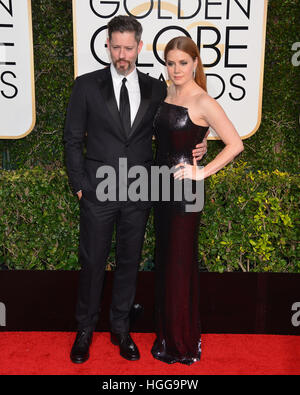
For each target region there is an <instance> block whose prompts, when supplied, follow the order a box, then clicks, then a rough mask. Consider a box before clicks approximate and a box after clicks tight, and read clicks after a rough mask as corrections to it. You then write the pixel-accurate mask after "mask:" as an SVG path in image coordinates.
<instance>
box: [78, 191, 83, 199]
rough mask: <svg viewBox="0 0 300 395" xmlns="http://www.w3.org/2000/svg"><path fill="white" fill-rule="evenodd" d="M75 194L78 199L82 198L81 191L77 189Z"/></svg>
mask: <svg viewBox="0 0 300 395" xmlns="http://www.w3.org/2000/svg"><path fill="white" fill-rule="evenodd" d="M77 196H78V199H79V200H80V199H81V198H82V191H78V192H77Z"/></svg>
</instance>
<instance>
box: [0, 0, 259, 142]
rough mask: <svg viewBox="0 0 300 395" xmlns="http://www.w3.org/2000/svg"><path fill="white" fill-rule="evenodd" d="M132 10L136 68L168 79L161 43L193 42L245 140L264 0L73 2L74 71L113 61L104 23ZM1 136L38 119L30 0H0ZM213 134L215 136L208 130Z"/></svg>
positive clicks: (15, 134) (255, 99) (253, 114)
mask: <svg viewBox="0 0 300 395" xmlns="http://www.w3.org/2000/svg"><path fill="white" fill-rule="evenodd" d="M119 14H123V15H125V14H126V15H133V16H135V17H136V18H137V19H138V20H139V21H140V22H141V24H142V26H143V29H144V32H143V42H144V46H143V50H142V52H141V54H140V56H139V59H138V64H137V66H138V68H139V69H140V70H141V71H143V72H145V73H149V74H150V75H152V76H153V77H157V78H160V79H166V78H167V76H166V70H165V66H164V59H163V49H164V47H165V45H166V43H167V42H168V41H169V40H170V39H172V38H173V37H176V36H178V35H185V36H188V37H191V38H192V39H193V40H194V41H195V42H196V43H197V45H198V47H199V49H200V52H201V58H202V61H203V64H204V67H205V73H206V76H207V85H208V92H209V94H210V95H211V96H212V97H214V98H215V99H217V100H218V101H219V103H220V104H221V105H222V107H223V108H224V109H225V111H226V113H227V115H228V116H229V118H230V119H231V120H232V122H233V123H234V125H235V127H236V129H237V130H238V132H239V134H240V136H241V137H242V138H244V139H245V138H248V137H250V136H251V135H253V134H254V133H255V132H256V131H257V129H258V128H259V125H260V122H261V110H262V91H263V75H264V52H265V34H266V20H267V0H260V1H251V0H226V1H219V2H215V1H210V0H205V1H203V0H165V1H162V0H158V1H154V0H147V1H143V0H123V1H121V0H120V1H116V0H106V1H99V0H90V1H87V0H73V31H74V66H75V70H74V74H75V77H76V76H78V75H81V74H84V73H87V72H90V71H93V70H96V69H98V68H103V67H105V66H107V65H108V64H109V62H110V59H109V55H108V51H107V48H106V38H107V23H108V21H109V20H110V19H111V18H113V17H114V16H116V15H119ZM0 67H1V69H0V116H1V125H0V137H1V138H3V139H5V138H21V137H24V136H26V135H27V134H28V133H30V132H31V130H32V129H33V127H34V124H35V98H34V69H33V44H32V21H31V1H30V0H20V1H13V0H1V1H0ZM210 138H211V139H215V138H217V136H216V134H215V132H214V131H213V130H211V133H210Z"/></svg>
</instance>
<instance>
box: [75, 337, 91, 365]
mask: <svg viewBox="0 0 300 395" xmlns="http://www.w3.org/2000/svg"><path fill="white" fill-rule="evenodd" d="M92 337H93V332H92V331H86V330H82V331H79V332H77V336H76V339H75V342H74V344H73V347H72V350H71V354H70V358H71V361H72V362H74V363H83V362H85V361H87V360H88V359H89V357H90V354H89V349H90V345H91V342H92Z"/></svg>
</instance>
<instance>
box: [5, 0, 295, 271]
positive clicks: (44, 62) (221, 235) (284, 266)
mask: <svg viewBox="0 0 300 395" xmlns="http://www.w3.org/2000/svg"><path fill="white" fill-rule="evenodd" d="M299 14H300V2H299V0H284V1H282V0H271V1H269V5H268V21H267V36H266V56H265V73H264V92H263V113H262V123H261V126H260V128H259V130H258V131H257V132H256V133H255V134H254V135H253V136H252V137H251V138H249V139H247V140H245V141H244V144H245V150H244V151H243V153H242V154H241V155H240V156H239V160H241V161H243V162H241V163H245V162H247V165H243V164H240V165H238V164H237V162H235V164H233V165H230V166H229V167H228V169H226V170H224V172H221V173H220V174H218V175H216V176H214V177H212V179H211V180H209V181H207V183H206V184H207V186H208V188H207V201H206V206H205V211H204V213H203V217H202V227H201V232H200V234H199V236H200V237H201V238H202V236H204V237H205V239H204V240H205V243H200V251H201V255H202V258H203V261H204V262H205V265H206V266H207V268H208V269H209V270H211V271H224V270H229V271H232V270H256V271H260V270H262V271H264V270H269V271H299V267H297V259H296V255H297V251H298V250H297V246H298V244H297V243H296V240H299V237H298V236H299V235H297V233H296V229H297V227H296V226H297V225H296V224H297V223H296V218H295V216H296V213H297V211H295V204H296V202H297V201H299V194H298V190H297V182H296V180H297V176H296V175H297V173H298V171H299V149H300V146H299V136H300V133H299V132H300V131H299V97H300V73H299V67H298V68H297V67H294V66H293V65H292V62H291V58H292V56H293V52H292V50H291V48H292V45H293V43H294V42H299V41H300V36H299ZM32 15H33V39H34V62H35V86H36V112H37V122H36V125H35V128H34V130H33V131H32V133H30V134H29V135H28V136H27V137H25V138H23V139H20V140H0V166H1V165H2V169H16V171H13V172H8V173H7V174H6V172H5V171H2V172H1V185H0V194H1V198H0V210H1V212H0V217H1V220H0V221H1V229H0V237H1V246H0V248H1V253H0V264H1V263H2V267H3V266H4V265H6V266H7V267H9V268H11V269H14V268H16V269H30V268H34V269H74V268H75V269H76V268H77V267H78V262H77V248H78V242H77V238H78V204H77V202H76V200H75V199H74V198H73V197H72V196H71V193H70V190H69V187H68V184H67V180H66V176H65V173H64V152H63V144H62V136H63V127H64V120H65V111H66V106H67V102H68V99H69V95H70V92H71V87H72V83H73V76H74V71H73V32H72V2H71V1H69V0H51V1H49V0H39V1H32ZM221 148H222V144H221V143H220V142H218V141H210V142H209V152H208V154H207V156H206V158H205V161H206V162H207V161H209V160H211V159H212V158H213V157H214V156H215V155H216V154H217V153H218V152H219V151H220V149H221ZM244 166H245V167H244ZM56 169H59V170H56ZM274 171H275V172H276V171H278V172H279V173H278V174H276V173H274ZM239 172H241V173H239ZM282 173H284V174H285V173H286V176H282V177H281V176H280V174H282ZM222 174H227V175H228V177H229V178H230V177H231V179H232V183H233V185H230V184H229V183H228V182H227V181H228V180H227V179H223V178H222ZM249 174H252V177H254V181H253V180H252V179H251V178H249V177H250V175H249ZM266 174H267V175H269V176H268V177H267V176H265V175H266ZM14 177H15V180H14V181H13V178H14ZM17 177H19V178H17ZM34 177H36V180H34ZM239 177H240V178H239ZM264 177H265V178H264ZM214 180H222V183H220V185H217V184H216V185H215V184H214V182H215V181H214ZM238 180H240V181H239V182H238ZM288 180H291V181H288ZM50 181H51V182H50ZM272 183H274V184H272ZM278 183H279V184H278ZM48 184H49V185H48ZM253 184H254V185H255V186H256V187H257V188H256V189H255V190H253V191H252V190H251V187H252V186H253ZM50 186H51V188H50ZM222 188H223V189H224V191H225V192H226V190H230V191H231V193H228V195H226V194H225V196H227V197H226V199H227V202H226V205H225V201H224V193H223V192H222ZM255 191H256V192H257V193H258V192H259V193H261V195H258V196H256V195H255ZM284 191H289V194H288V195H287V194H285V192H284ZM247 193H248V195H247ZM286 193H287V192H286ZM26 194H27V195H26ZM264 194H267V195H266V196H265V195H264ZM222 196H223V197H222ZM239 197H240V201H239V200H238V199H239ZM222 199H223V201H222ZM243 199H246V200H245V201H244V200H243ZM248 199H249V201H248ZM274 199H275V200H274ZM276 199H278V200H276ZM293 199H294V200H293ZM221 201H222V202H223V203H222V204H221V203H220V202H221ZM218 202H219V203H218ZM246 202H247V203H246ZM21 203H22V204H21ZM277 204H278V206H277ZM278 207H279V208H278ZM276 210H277V211H276ZM216 213H219V214H218V216H217V214H216ZM263 213H264V215H265V216H266V218H263V217H261V216H262V215H263ZM280 213H281V214H280ZM255 215H256V217H255ZM275 215H277V217H276V218H275V217H274V216H275ZM285 215H287V216H289V218H290V219H291V222H292V224H293V227H291V226H289V225H288V224H289V222H288V221H289V220H288V219H286V221H287V222H286V224H285V222H284V220H283V219H282V218H285V217H284V216H285ZM249 218H251V220H249ZM255 218H256V219H255ZM212 219H213V220H212ZM272 221H275V222H274V223H273V222H272ZM276 221H278V222H276ZM260 222H261V223H263V224H264V225H263V228H261V229H258V228H259V224H260ZM239 224H240V225H239ZM239 226H240V228H239ZM204 229H205V230H204ZM203 231H204V233H203ZM219 241H220V243H219ZM228 243H229V244H228ZM230 243H231V244H230ZM153 246H154V238H153V223H152V217H151V219H150V221H149V224H148V228H147V238H146V242H145V247H144V252H143V262H142V268H143V269H151V267H152V257H153ZM205 246H210V248H209V249H208V248H207V249H206V247H205ZM272 248H273V249H272ZM113 261H114V253H113V251H112V253H111V256H110V259H109V268H112V267H113Z"/></svg>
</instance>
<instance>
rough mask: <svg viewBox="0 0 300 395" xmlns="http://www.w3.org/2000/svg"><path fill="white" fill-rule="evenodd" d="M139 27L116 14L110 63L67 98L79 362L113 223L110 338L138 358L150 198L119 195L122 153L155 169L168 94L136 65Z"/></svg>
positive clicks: (74, 355)
mask: <svg viewBox="0 0 300 395" xmlns="http://www.w3.org/2000/svg"><path fill="white" fill-rule="evenodd" d="M141 34H142V26H141V24H140V23H139V22H138V21H137V20H136V19H135V18H133V17H129V16H118V17H115V18H113V19H112V20H111V21H110V22H109V24H108V40H107V45H108V50H109V52H110V56H111V61H112V63H111V65H110V67H108V68H105V69H103V70H97V71H95V72H92V73H88V74H84V75H82V76H80V77H77V79H76V81H75V84H74V87H73V91H72V95H71V98H70V102H69V106H68V111H67V118H66V126H65V135H64V142H65V152H66V165H67V170H68V175H69V180H70V184H71V188H72V190H73V192H74V194H77V195H78V198H79V199H80V246H79V258H80V263H81V267H82V269H81V272H80V278H79V290H78V301H77V307H76V320H77V323H78V332H77V336H76V339H75V342H74V345H73V347H72V350H71V355H70V357H71V360H72V362H74V363H82V362H85V361H86V360H87V359H88V358H89V347H90V344H91V341H92V335H93V331H94V329H95V327H96V324H97V320H98V317H99V305H100V298H101V291H102V287H103V280H104V273H105V267H106V260H107V257H108V254H109V252H110V248H111V241H112V235H113V230H114V226H116V266H117V267H116V271H115V273H114V284H113V294H112V303H111V308H110V323H111V341H112V343H113V344H115V345H118V346H119V347H120V354H121V356H123V357H124V358H126V359H128V360H137V359H139V351H138V348H137V346H136V345H135V343H134V342H133V340H132V338H131V336H130V334H129V313H130V310H131V308H132V305H133V302H134V297H135V290H136V277H137V272H138V265H139V262H140V256H141V251H142V245H143V239H144V233H145V227H146V223H147V220H148V216H149V211H150V207H151V202H150V201H138V202H133V201H130V200H126V199H123V198H120V195H122V194H123V195H124V188H123V190H122V191H121V190H120V188H119V185H121V186H122V185H126V182H125V180H124V179H122V175H121V173H123V172H122V168H120V158H126V160H127V165H128V168H130V167H132V166H136V165H141V166H143V167H144V168H146V169H148V170H149V169H150V167H151V164H152V163H153V155H152V135H153V130H152V127H153V126H152V125H153V119H154V116H155V113H156V110H157V108H158V106H159V104H160V103H161V102H162V101H163V100H164V98H165V96H166V85H165V84H164V83H162V82H161V81H158V80H157V79H154V78H152V77H149V76H147V75H146V74H143V73H141V72H139V71H138V70H137V69H136V67H135V64H136V60H137V56H138V54H139V53H140V51H141V49H142V45H143V44H142V41H141ZM84 147H85V148H86V153H85V155H84V154H83V148H84ZM203 151H204V152H205V151H206V145H205V143H204V147H203V144H201V145H200V147H199V148H198V151H197V150H196V155H198V157H200V156H202V153H203ZM103 165H105V166H110V167H111V168H112V169H113V170H114V172H115V174H116V185H114V186H111V185H110V186H109V187H110V188H114V189H113V191H114V192H115V193H114V196H115V197H116V200H115V201H111V200H110V201H101V196H99V193H97V186H98V184H99V183H101V181H103V180H104V178H103V177H100V178H97V177H96V173H97V170H98V168H100V169H101V166H103ZM120 169H121V171H120ZM98 175H99V174H98ZM121 189H122V188H121ZM127 190H128V186H127V189H126V187H125V192H126V191H127ZM99 197H100V200H99Z"/></svg>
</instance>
